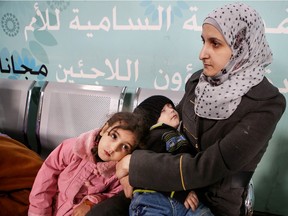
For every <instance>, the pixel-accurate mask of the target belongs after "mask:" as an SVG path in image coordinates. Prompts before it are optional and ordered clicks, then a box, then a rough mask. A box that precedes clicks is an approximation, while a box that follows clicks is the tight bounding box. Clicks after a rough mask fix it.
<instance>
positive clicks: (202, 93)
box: [195, 3, 272, 120]
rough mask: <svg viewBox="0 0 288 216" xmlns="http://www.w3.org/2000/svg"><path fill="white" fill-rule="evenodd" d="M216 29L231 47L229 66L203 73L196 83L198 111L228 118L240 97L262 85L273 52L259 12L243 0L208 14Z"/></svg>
mask: <svg viewBox="0 0 288 216" xmlns="http://www.w3.org/2000/svg"><path fill="white" fill-rule="evenodd" d="M205 23H208V24H211V25H213V26H214V27H215V28H217V29H218V30H219V31H220V32H221V33H222V35H223V36H224V38H225V40H226V42H227V43H228V45H229V46H230V48H231V50H232V57H231V59H230V60H229V62H228V63H227V65H226V66H225V67H224V68H223V69H222V70H221V71H219V72H218V73H217V75H215V76H214V77H207V76H205V75H204V74H203V73H202V74H201V75H200V79H199V82H198V84H197V86H196V90H195V94H196V99H195V113H196V114H197V115H198V116H200V117H204V118H208V119H216V120H221V119H227V118H229V117H230V116H231V115H232V114H233V112H234V111H235V110H236V108H237V106H238V105H239V104H240V102H241V98H242V96H243V95H245V94H246V93H247V92H248V91H249V90H250V89H251V88H252V87H253V86H255V85H257V84H259V83H260V82H261V81H262V80H263V78H264V73H265V67H266V66H267V65H269V64H270V63H271V62H272V52H271V50H270V48H269V45H268V42H267V40H266V37H265V27H264V23H263V21H262V18H261V17H260V15H259V14H258V13H257V11H255V10H254V9H253V8H251V7H249V6H248V5H246V4H244V3H234V4H228V5H225V6H223V7H221V8H218V9H216V10H214V11H213V12H211V13H210V14H208V16H207V18H206V19H205V20H204V23H203V24H205Z"/></svg>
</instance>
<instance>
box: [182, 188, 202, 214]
mask: <svg viewBox="0 0 288 216" xmlns="http://www.w3.org/2000/svg"><path fill="white" fill-rule="evenodd" d="M198 204H199V200H198V197H197V195H196V193H195V192H194V191H191V192H190V193H189V194H188V196H187V197H186V200H185V202H184V205H185V207H186V208H187V209H189V208H191V209H192V210H193V211H195V210H196V208H197V207H198Z"/></svg>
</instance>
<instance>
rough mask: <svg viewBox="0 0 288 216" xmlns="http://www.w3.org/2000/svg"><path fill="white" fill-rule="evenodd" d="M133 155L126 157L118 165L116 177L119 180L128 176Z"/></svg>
mask: <svg viewBox="0 0 288 216" xmlns="http://www.w3.org/2000/svg"><path fill="white" fill-rule="evenodd" d="M130 158H131V154H129V155H126V156H125V157H124V158H122V159H121V160H120V161H119V162H118V163H117V164H116V176H117V177H118V179H120V180H121V178H123V177H125V176H128V174H129V165H130Z"/></svg>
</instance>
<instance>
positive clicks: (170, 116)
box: [157, 104, 180, 128]
mask: <svg viewBox="0 0 288 216" xmlns="http://www.w3.org/2000/svg"><path fill="white" fill-rule="evenodd" d="M157 123H165V124H167V125H170V126H171V127H174V128H177V127H178V126H179V123H180V119H179V115H178V112H177V111H176V110H175V109H173V106H172V105H171V104H166V105H165V106H164V107H163V109H162V111H161V114H160V117H159V119H158V121H157Z"/></svg>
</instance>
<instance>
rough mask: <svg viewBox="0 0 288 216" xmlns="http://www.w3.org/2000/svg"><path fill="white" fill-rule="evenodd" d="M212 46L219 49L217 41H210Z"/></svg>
mask: <svg viewBox="0 0 288 216" xmlns="http://www.w3.org/2000/svg"><path fill="white" fill-rule="evenodd" d="M212 45H213V46H214V47H219V46H220V43H218V42H217V41H212Z"/></svg>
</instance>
